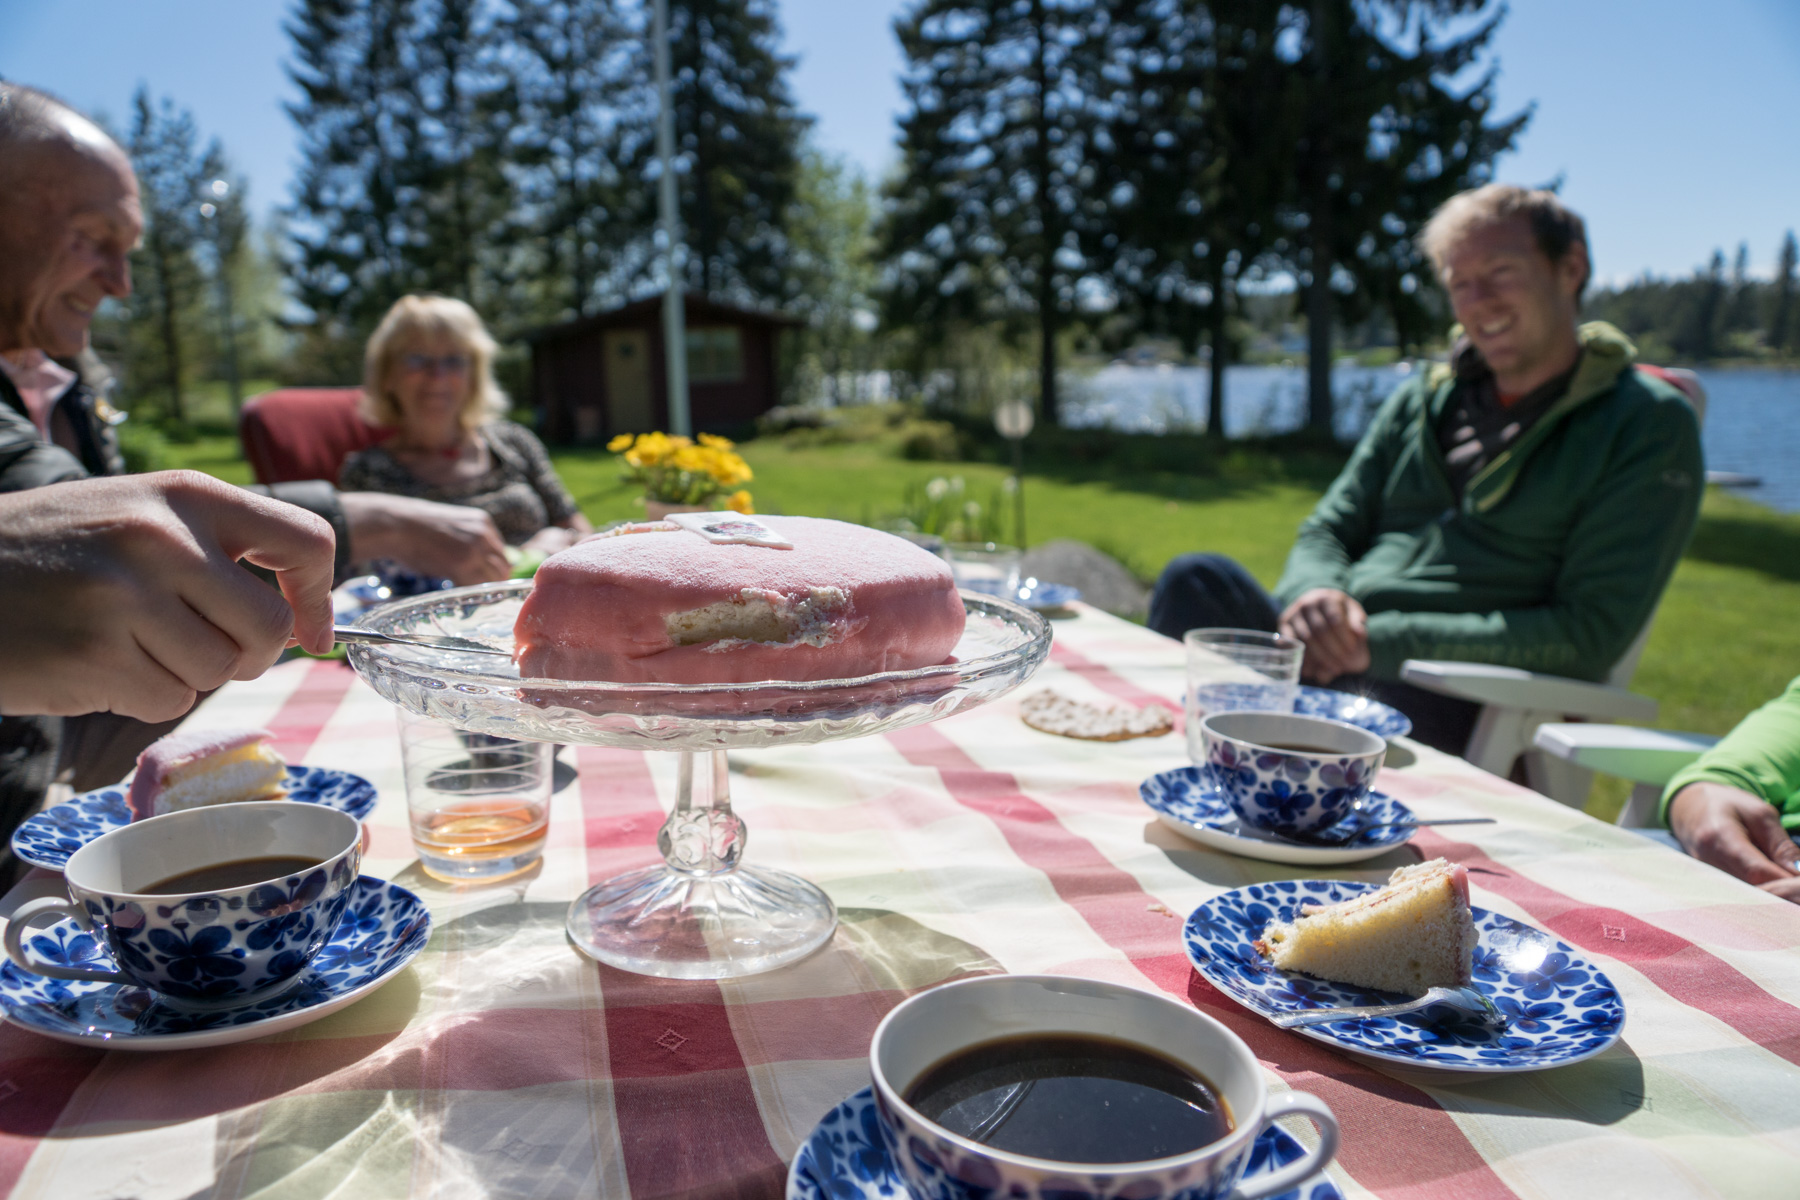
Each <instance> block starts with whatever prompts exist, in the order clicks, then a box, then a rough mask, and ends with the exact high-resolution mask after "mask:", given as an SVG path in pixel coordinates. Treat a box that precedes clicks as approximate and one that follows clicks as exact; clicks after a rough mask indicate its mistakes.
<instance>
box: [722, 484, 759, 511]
mask: <svg viewBox="0 0 1800 1200" xmlns="http://www.w3.org/2000/svg"><path fill="white" fill-rule="evenodd" d="M725 507H726V508H729V509H730V510H731V511H732V512H740V513H745V514H748V513H753V512H755V511H756V510H755V509H754V508H752V507H750V493H749V492H746V491H744V490H743V489H742V488H739V489H738V490H737V491H735V492H733V493H731V495H729V496H727V497H725Z"/></svg>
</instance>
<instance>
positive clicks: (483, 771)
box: [400, 709, 556, 883]
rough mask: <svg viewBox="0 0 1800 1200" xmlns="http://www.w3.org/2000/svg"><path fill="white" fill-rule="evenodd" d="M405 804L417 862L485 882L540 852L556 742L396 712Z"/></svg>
mask: <svg viewBox="0 0 1800 1200" xmlns="http://www.w3.org/2000/svg"><path fill="white" fill-rule="evenodd" d="M400 752H401V758H402V760H403V761H404V763H405V767H406V808H407V813H408V816H409V817H410V820H411V824H412V838H413V848H414V849H415V850H416V851H417V852H418V855H419V865H420V866H422V867H424V868H425V872H426V874H428V875H431V876H433V877H435V878H437V879H443V880H446V881H448V882H451V883H485V882H488V881H490V880H495V879H504V878H506V877H507V876H509V875H516V874H518V873H519V872H521V871H525V870H529V869H530V868H531V867H533V866H535V865H536V864H537V862H538V860H539V859H540V858H542V857H543V856H544V835H545V832H546V830H547V829H548V827H549V815H550V784H551V777H552V774H553V771H554V764H553V759H554V756H555V753H556V747H555V746H553V745H552V744H550V743H549V742H516V741H513V740H512V739H511V738H503V737H494V736H492V735H491V734H486V733H471V732H469V731H467V730H462V729H455V728H452V727H451V726H449V725H446V724H444V723H443V722H441V721H433V720H430V719H428V718H425V717H420V716H415V715H414V714H412V713H409V712H407V711H406V710H405V709H402V710H401V711H400Z"/></svg>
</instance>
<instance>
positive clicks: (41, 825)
mask: <svg viewBox="0 0 1800 1200" xmlns="http://www.w3.org/2000/svg"><path fill="white" fill-rule="evenodd" d="M285 786H286V787H287V799H289V800H298V801H299V802H300V803H302V804H323V805H324V806H325V807H327V808H335V809H337V810H338V811H339V812H346V813H349V814H350V815H351V816H353V817H355V818H356V819H357V820H359V821H361V820H365V819H367V817H368V815H369V814H370V813H372V812H374V811H375V785H374V784H372V783H370V782H369V781H368V780H366V779H364V778H363V777H362V776H360V775H352V774H350V772H348V771H334V770H332V769H331V768H330V767H296V766H289V767H288V769H287V781H286V785H285ZM125 790H126V789H125V785H124V784H120V785H119V786H117V787H109V788H101V789H100V790H99V791H96V792H84V793H82V794H81V795H79V796H77V797H75V798H74V799H73V800H69V801H65V802H64V803H62V804H58V805H56V806H54V807H52V808H47V809H45V810H44V811H43V812H41V813H38V814H37V815H36V816H33V817H31V818H30V819H29V820H27V821H25V822H23V823H21V824H20V826H19V827H18V828H17V829H15V830H13V836H12V852H13V853H14V854H16V855H17V856H18V857H19V858H20V859H22V860H24V861H25V862H28V863H30V864H31V865H32V866H34V867H43V868H44V869H46V870H49V871H60V870H62V869H63V866H64V864H66V863H67V862H68V861H69V856H70V855H71V854H73V853H75V852H76V851H77V850H79V849H81V848H82V847H83V846H85V845H87V844H88V843H89V842H91V841H93V840H94V839H95V838H97V837H99V836H100V835H101V834H103V833H111V832H112V831H113V830H115V829H123V828H124V827H125V826H127V825H129V824H131V809H130V807H129V806H127V805H126V803H125Z"/></svg>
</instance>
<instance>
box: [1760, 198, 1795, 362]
mask: <svg viewBox="0 0 1800 1200" xmlns="http://www.w3.org/2000/svg"><path fill="white" fill-rule="evenodd" d="M1797 266H1800V245H1796V244H1795V242H1794V231H1793V230H1791V229H1790V230H1788V235H1787V237H1785V238H1783V239H1782V240H1781V254H1780V257H1779V258H1778V259H1777V260H1776V264H1775V302H1774V304H1773V306H1772V308H1771V310H1770V312H1769V336H1768V339H1767V341H1768V346H1769V349H1770V350H1772V351H1774V352H1775V353H1776V354H1781V353H1784V352H1785V351H1786V350H1787V348H1788V344H1789V342H1790V341H1792V340H1795V339H1794V333H1795V331H1794V328H1793V325H1794V320H1793V316H1794V270H1795V268H1796V267H1797Z"/></svg>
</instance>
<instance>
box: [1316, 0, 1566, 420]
mask: <svg viewBox="0 0 1800 1200" xmlns="http://www.w3.org/2000/svg"><path fill="white" fill-rule="evenodd" d="M1303 15H1304V18H1305V20H1304V30H1303V34H1302V36H1301V38H1300V39H1299V48H1300V49H1299V57H1298V60H1297V62H1296V74H1295V79H1296V81H1297V83H1298V85H1299V86H1298V88H1297V101H1298V104H1299V108H1298V111H1297V112H1296V114H1295V117H1296V119H1297V120H1298V121H1299V123H1300V127H1301V136H1300V139H1299V142H1298V146H1297V149H1298V155H1299V159H1298V164H1297V166H1298V169H1297V171H1296V176H1295V178H1296V183H1297V194H1296V195H1295V197H1294V199H1293V202H1292V205H1291V214H1292V217H1291V225H1292V227H1293V231H1294V232H1293V234H1292V243H1291V246H1290V250H1289V259H1290V261H1291V262H1292V264H1293V266H1294V269H1295V271H1296V273H1297V274H1300V275H1301V277H1302V280H1303V286H1304V288H1305V293H1306V305H1305V307H1306V318H1307V327H1308V342H1309V346H1308V389H1307V390H1308V424H1309V425H1310V426H1311V427H1312V428H1314V429H1316V430H1319V431H1322V432H1329V431H1330V430H1331V427H1332V417H1333V413H1332V402H1331V359H1332V333H1333V324H1334V322H1335V321H1337V320H1339V319H1342V318H1344V317H1346V316H1352V315H1356V314H1357V313H1358V312H1359V310H1364V311H1366V309H1367V308H1368V307H1369V306H1370V305H1371V304H1375V303H1382V304H1385V306H1387V307H1389V308H1391V309H1392V310H1393V312H1394V315H1395V319H1396V325H1398V326H1401V327H1402V328H1401V336H1402V339H1403V340H1404V339H1405V338H1406V337H1407V336H1408V331H1409V329H1411V328H1412V327H1413V326H1416V325H1417V323H1418V319H1419V315H1420V314H1419V313H1418V312H1417V311H1415V310H1414V308H1413V306H1414V305H1415V304H1416V303H1417V300H1416V299H1415V297H1417V295H1418V292H1419V289H1420V286H1421V284H1422V282H1424V281H1427V280H1429V272H1428V269H1427V264H1426V263H1425V262H1424V261H1423V260H1422V259H1421V258H1420V257H1419V255H1418V252H1417V250H1416V248H1415V246H1414V242H1413V239H1414V237H1415V236H1416V235H1417V233H1418V231H1419V230H1420V229H1421V228H1422V227H1423V226H1424V223H1425V221H1426V220H1427V219H1429V217H1430V215H1431V213H1432V212H1433V211H1434V210H1435V209H1436V208H1437V207H1438V205H1440V204H1442V203H1443V202H1444V201H1445V200H1447V199H1449V198H1450V197H1451V196H1453V195H1455V194H1456V193H1457V192H1459V191H1462V190H1464V189H1465V188H1468V187H1471V186H1474V185H1477V184H1480V183H1484V182H1486V181H1487V180H1488V178H1489V177H1490V173H1491V170H1492V164H1493V161H1494V159H1495V157H1497V156H1498V155H1499V154H1501V153H1502V152H1504V151H1505V150H1507V149H1508V148H1509V147H1511V145H1512V144H1513V142H1514V141H1515V140H1516V139H1517V137H1518V135H1519V134H1520V132H1521V131H1522V130H1523V129H1524V127H1525V124H1526V122H1527V120H1528V119H1529V116H1530V114H1529V112H1525V113H1521V114H1519V115H1517V116H1514V117H1511V118H1507V119H1504V120H1500V121H1497V122H1494V123H1489V119H1488V118H1489V111H1490V109H1491V108H1492V103H1493V92H1494V79H1495V68H1494V67H1493V66H1492V65H1491V64H1490V66H1489V68H1488V70H1487V71H1486V72H1485V73H1484V74H1482V75H1481V76H1480V77H1479V78H1478V79H1477V80H1476V81H1475V82H1474V83H1473V84H1472V85H1471V86H1469V87H1467V88H1463V89H1457V88H1454V87H1452V86H1451V85H1450V84H1449V83H1447V82H1446V81H1448V80H1454V79H1456V78H1458V77H1459V76H1461V75H1463V74H1464V73H1465V72H1466V71H1467V70H1469V69H1470V68H1471V67H1473V66H1474V65H1475V64H1477V63H1478V62H1480V61H1481V59H1482V58H1483V57H1484V55H1485V54H1486V52H1487V48H1488V44H1489V42H1490V41H1491V40H1492V38H1493V35H1494V32H1495V30H1496V29H1497V28H1498V26H1499V23H1500V19H1501V18H1502V17H1503V16H1504V15H1505V10H1504V8H1503V7H1502V6H1500V5H1499V4H1497V3H1495V2H1494V0H1370V2H1368V3H1358V2H1357V0H1311V4H1310V6H1309V7H1307V8H1305V9H1304V10H1303ZM1453 30H1457V31H1459V32H1453ZM1422 277H1423V278H1422Z"/></svg>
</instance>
